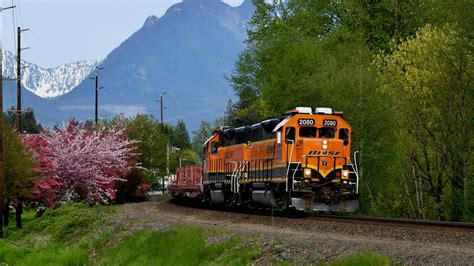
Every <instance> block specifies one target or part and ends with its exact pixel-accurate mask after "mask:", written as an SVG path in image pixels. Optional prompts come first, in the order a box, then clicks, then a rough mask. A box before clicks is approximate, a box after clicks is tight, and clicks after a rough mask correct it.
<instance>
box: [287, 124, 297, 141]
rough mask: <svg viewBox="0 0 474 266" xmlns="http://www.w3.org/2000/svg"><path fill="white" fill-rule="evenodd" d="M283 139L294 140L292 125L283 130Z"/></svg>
mask: <svg viewBox="0 0 474 266" xmlns="http://www.w3.org/2000/svg"><path fill="white" fill-rule="evenodd" d="M285 140H286V141H289V140H291V141H295V128H294V127H287V128H286V130H285Z"/></svg>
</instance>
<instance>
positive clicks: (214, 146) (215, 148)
mask: <svg viewBox="0 0 474 266" xmlns="http://www.w3.org/2000/svg"><path fill="white" fill-rule="evenodd" d="M217 149H219V145H218V144H217V141H213V142H212V143H211V153H212V154H216V153H217Z"/></svg>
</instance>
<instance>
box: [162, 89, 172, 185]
mask: <svg viewBox="0 0 474 266" xmlns="http://www.w3.org/2000/svg"><path fill="white" fill-rule="evenodd" d="M162 99H163V98H162ZM166 176H167V177H168V178H169V176H170V142H169V141H168V142H167V143H166ZM161 189H162V191H163V194H165V179H164V178H163V179H162V180H161Z"/></svg>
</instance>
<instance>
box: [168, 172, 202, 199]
mask: <svg viewBox="0 0 474 266" xmlns="http://www.w3.org/2000/svg"><path fill="white" fill-rule="evenodd" d="M168 191H169V193H170V195H171V196H172V197H173V198H199V197H200V196H201V195H202V167H201V166H197V165H193V166H188V167H182V168H179V169H178V170H177V171H176V174H175V175H173V176H172V178H171V180H170V184H169V186H168Z"/></svg>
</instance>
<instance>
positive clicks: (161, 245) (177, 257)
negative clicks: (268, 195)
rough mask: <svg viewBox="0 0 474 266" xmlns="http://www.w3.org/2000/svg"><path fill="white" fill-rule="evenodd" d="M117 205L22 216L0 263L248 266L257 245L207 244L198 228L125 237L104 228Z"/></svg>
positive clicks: (234, 240)
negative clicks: (22, 225)
mask: <svg viewBox="0 0 474 266" xmlns="http://www.w3.org/2000/svg"><path fill="white" fill-rule="evenodd" d="M116 209H117V207H110V206H108V207H105V206H102V207H94V208H88V207H86V206H85V205H84V204H81V203H71V204H65V205H63V206H61V207H59V208H57V209H54V210H48V211H47V212H46V213H45V214H44V215H43V216H42V217H39V218H37V217H35V212H34V211H26V212H25V214H24V215H23V217H24V219H23V221H24V228H23V229H16V228H15V225H14V223H13V224H10V226H9V227H8V228H6V230H5V236H6V237H5V239H2V240H0V265H2V264H6V265H197V264H204V265H247V264H248V263H249V262H251V261H252V260H253V258H254V257H256V256H257V255H258V254H260V253H261V248H259V247H245V246H243V244H244V243H243V240H242V239H241V238H240V237H238V236H234V237H231V238H229V239H225V240H223V241H220V242H218V243H216V244H212V245H209V244H207V242H206V240H207V238H208V236H210V235H219V234H222V231H215V230H214V231H211V230H206V229H201V228H189V227H175V228H174V229H172V230H169V231H166V232H154V231H142V232H134V233H129V232H127V230H124V229H123V228H117V226H115V227H114V225H111V224H108V223H107V221H106V217H107V216H108V215H110V214H112V213H114V211H115V210H116Z"/></svg>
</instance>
